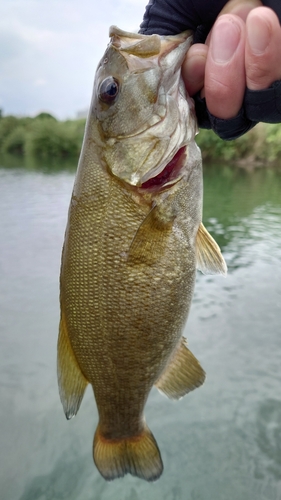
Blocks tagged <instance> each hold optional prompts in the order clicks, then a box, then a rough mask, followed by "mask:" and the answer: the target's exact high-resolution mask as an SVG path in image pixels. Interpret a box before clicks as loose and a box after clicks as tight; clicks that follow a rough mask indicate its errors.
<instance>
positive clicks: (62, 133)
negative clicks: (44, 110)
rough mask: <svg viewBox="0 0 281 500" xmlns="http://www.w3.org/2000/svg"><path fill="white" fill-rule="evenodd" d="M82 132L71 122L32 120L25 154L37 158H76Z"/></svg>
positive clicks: (46, 119)
mask: <svg viewBox="0 0 281 500" xmlns="http://www.w3.org/2000/svg"><path fill="white" fill-rule="evenodd" d="M83 131H84V127H83ZM83 131H82V129H81V127H79V126H78V124H77V123H76V122H73V121H69V122H58V121H55V122H54V120H53V119H48V118H45V119H44V120H38V119H37V120H34V122H33V124H32V126H31V128H30V131H29V133H28V134H27V137H26V141H25V153H26V154H27V155H31V156H36V157H39V158H51V157H57V158H65V157H71V156H78V155H79V153H80V149H81V145H82V139H83Z"/></svg>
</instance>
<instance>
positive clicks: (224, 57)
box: [210, 20, 241, 64]
mask: <svg viewBox="0 0 281 500" xmlns="http://www.w3.org/2000/svg"><path fill="white" fill-rule="evenodd" d="M240 38H241V29H240V26H239V25H238V24H236V23H235V22H234V21H233V20H230V21H220V20H219V21H218V22H217V23H216V25H215V26H214V28H213V33H212V38H211V47H210V49H211V53H212V57H213V60H214V61H215V62H217V63H220V64H224V63H227V62H228V61H230V59H231V58H232V56H233V54H234V53H235V51H236V49H237V46H238V44H239V41H240Z"/></svg>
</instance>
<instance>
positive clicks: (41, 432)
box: [0, 161, 281, 500]
mask: <svg viewBox="0 0 281 500" xmlns="http://www.w3.org/2000/svg"><path fill="white" fill-rule="evenodd" d="M2 163H3V162H2ZM17 166H18V168H17ZM41 167H43V168H41V170H38V168H37V169H35V168H34V166H33V168H31V167H30V168H29V169H28V168H23V167H22V165H21V164H20V161H18V163H16V164H15V165H14V166H9V167H8V166H7V165H6V166H5V164H3V166H2V168H1V169H0V401H1V404H0V450H1V451H0V462H1V463H0V491H1V493H0V497H1V499H2V500H62V499H67V500H110V499H115V500H116V499H117V500H144V499H145V500H247V499H250V500H252V499H255V500H280V499H281V321H280V320H281V171H280V170H278V169H260V170H254V171H245V170H242V169H239V168H235V167H227V166H225V167H224V166H217V167H216V166H213V167H206V168H205V174H204V185H205V193H204V222H205V225H206V226H207V228H208V229H209V230H210V232H211V233H212V234H213V236H214V237H215V238H216V240H217V241H218V243H219V245H220V246H221V248H222V250H223V253H224V256H225V259H226V261H227V264H228V268H229V273H228V276H227V278H223V277H215V276H211V277H210V276H203V275H201V274H200V273H198V278H197V284H196V291H195V296H194V300H193V304H192V309H191V313H190V316H189V319H188V322H187V325H186V329H185V335H186V336H187V337H188V339H189V346H190V349H191V350H192V352H193V353H194V354H195V355H196V357H197V358H198V359H199V360H200V362H201V364H202V366H203V367H204V369H205V371H206V372H207V379H206V382H205V384H204V386H203V387H202V388H200V389H198V390H196V391H194V392H193V393H191V394H189V395H188V396H187V397H185V398H183V399H182V400H181V401H179V402H171V401H170V400H168V399H167V398H165V397H164V396H162V395H161V394H159V393H158V392H157V390H156V389H153V390H152V392H151V395H150V397H149V400H148V403H147V407H146V419H147V422H148V424H149V427H150V428H151V429H152V431H153V433H154V435H155V437H156V439H157V442H158V444H159V447H160V449H161V452H162V458H163V461H164V467H165V470H164V473H163V476H162V477H161V478H160V479H159V480H158V481H157V482H155V483H153V484H149V483H146V482H145V481H142V480H139V479H137V478H133V477H131V476H126V477H125V478H124V479H120V480H116V481H114V482H112V483H106V482H105V481H104V480H103V479H102V478H101V477H100V475H99V474H98V472H97V470H96V468H95V466H94V464H93V462H92V439H93V434H94V430H95V427H96V424H97V411H96V407H95V402H94V398H93V396H92V391H91V390H90V388H89V389H88V390H87V393H86V396H85V398H84V401H83V403H82V406H81V408H80V411H79V413H78V416H77V417H76V418H74V419H73V420H71V421H69V422H68V421H66V419H65V417H64V414H63V410H62V407H61V404H60V401H59V397H58V390H57V382H56V342H57V325H58V320H59V306H58V275H59V266H60V253H61V246H62V243H63V236H64V229H65V224H66V216H67V209H68V203H69V199H70V195H71V190H72V185H73V179H74V173H73V171H69V170H67V169H64V170H59V169H56V170H54V169H49V168H44V165H43V166H42V165H41Z"/></svg>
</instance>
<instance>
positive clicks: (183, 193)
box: [57, 26, 226, 481]
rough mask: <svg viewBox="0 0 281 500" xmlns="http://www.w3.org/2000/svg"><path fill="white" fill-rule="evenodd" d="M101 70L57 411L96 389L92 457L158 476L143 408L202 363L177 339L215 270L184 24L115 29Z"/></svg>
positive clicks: (61, 346) (85, 151) (78, 213)
mask: <svg viewBox="0 0 281 500" xmlns="http://www.w3.org/2000/svg"><path fill="white" fill-rule="evenodd" d="M109 36H110V42H109V44H108V46H107V48H106V50H105V53H104V55H103V57H102V59H101V61H100V63H99V65H98V68H97V71H96V75H95V80H94V87H93V96H92V102H91V107H90V111H89V115H88V118H87V122H86V127H85V135H84V140H83V145H82V149H81V155H80V159H79V163H78V168H77V173H76V177H75V182H74V187H73V193H72V197H71V202H70V207H69V213H68V222H67V227H66V231H65V240H64V245H63V250H62V261H61V274H60V308H61V316H60V325H59V337H58V358H57V373H58V385H59V394H60V399H61V402H62V405H63V409H64V412H65V415H66V418H67V419H70V418H72V417H73V416H75V415H76V414H77V412H78V410H79V407H80V404H81V401H82V399H83V395H84V392H85V389H86V387H87V385H88V384H91V385H92V388H93V392H94V397H95V400H96V404H97V409H98V416H99V421H98V424H97V428H96V431H95V435H94V441H93V459H94V462H95V464H96V467H97V469H98V471H99V472H100V474H101V475H102V476H103V478H105V479H106V480H108V481H110V480H113V479H116V478H119V477H123V476H124V475H125V474H131V475H133V476H137V477H139V478H142V479H144V480H146V481H155V480H156V479H158V478H159V477H160V476H161V474H162V471H163V462H162V458H161V453H160V451H159V448H158V445H157V442H156V440H155V438H154V436H153V434H152V432H151V431H150V429H149V427H148V425H147V424H146V421H145V417H144V407H145V404H146V401H147V398H148V396H149V394H150V391H151V389H152V387H153V386H156V387H157V388H158V389H159V391H160V392H162V393H164V394H165V395H166V396H168V397H169V398H171V399H174V400H177V399H180V398H182V397H183V396H184V395H186V394H187V393H188V392H190V391H192V390H194V389H195V388H197V387H200V386H201V385H202V384H203V382H204V380H205V372H204V370H203V368H202V367H201V365H200V363H199V361H198V360H197V359H196V358H195V356H194V355H193V354H192V353H191V351H190V350H189V348H188V347H187V341H186V339H185V338H184V337H183V336H182V333H183V328H184V326H185V323H186V320H187V316H188V312H189V308H190V304H191V301H192V295H193V290H194V283H195V277H196V269H200V270H201V271H202V272H204V273H211V274H216V273H218V274H225V273H226V264H225V261H224V258H223V256H222V254H221V251H220V249H219V247H218V245H217V243H216V242H215V241H214V239H213V238H212V236H211V235H210V234H209V233H208V231H207V230H206V228H205V227H204V226H203V224H202V197H203V180H202V161H201V152H200V149H199V148H198V146H197V145H196V142H195V135H196V134H197V132H198V128H197V122H196V115H195V110H194V104H193V100H192V99H191V98H190V97H189V96H188V95H187V93H186V90H185V86H184V83H183V81H182V78H181V65H182V62H183V59H184V57H185V54H186V52H187V50H188V49H189V47H190V45H191V42H192V35H191V33H190V32H184V33H181V34H179V35H174V36H159V35H141V34H136V33H130V32H126V31H122V30H121V29H119V28H117V27H116V26H112V27H111V28H110V32H109Z"/></svg>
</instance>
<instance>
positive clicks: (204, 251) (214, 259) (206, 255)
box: [196, 222, 227, 275]
mask: <svg viewBox="0 0 281 500" xmlns="http://www.w3.org/2000/svg"><path fill="white" fill-rule="evenodd" d="M196 260H197V269H199V271H201V272H202V273H203V274H223V275H225V274H226V273H227V266H226V263H225V260H224V258H223V256H222V254H221V251H220V248H219V246H218V244H217V243H216V242H215V240H214V238H213V237H212V236H211V235H210V233H208V231H207V229H206V228H205V226H204V225H203V223H202V222H201V224H200V226H199V229H198V232H197V236H196Z"/></svg>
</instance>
